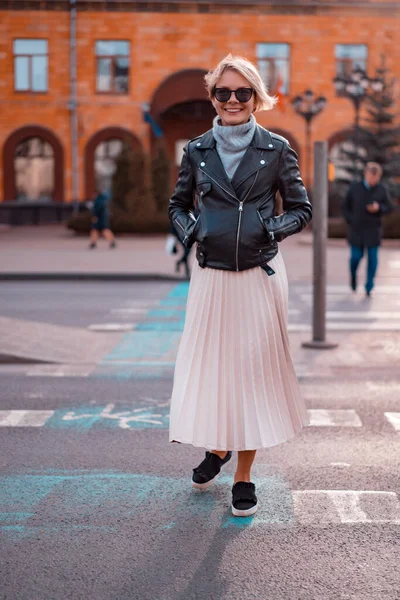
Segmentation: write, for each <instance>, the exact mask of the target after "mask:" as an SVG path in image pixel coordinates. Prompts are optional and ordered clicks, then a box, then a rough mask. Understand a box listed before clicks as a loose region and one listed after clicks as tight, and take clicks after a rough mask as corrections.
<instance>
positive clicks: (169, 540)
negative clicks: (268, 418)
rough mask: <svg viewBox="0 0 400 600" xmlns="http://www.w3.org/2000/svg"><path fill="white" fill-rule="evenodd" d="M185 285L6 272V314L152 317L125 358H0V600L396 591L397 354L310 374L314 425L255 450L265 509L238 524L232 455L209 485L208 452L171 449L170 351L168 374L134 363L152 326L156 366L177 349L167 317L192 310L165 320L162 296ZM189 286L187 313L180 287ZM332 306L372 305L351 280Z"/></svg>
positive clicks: (209, 599) (277, 597)
mask: <svg viewBox="0 0 400 600" xmlns="http://www.w3.org/2000/svg"><path fill="white" fill-rule="evenodd" d="M294 288H295V289H292V292H291V293H292V296H291V307H292V311H293V310H299V306H300V303H299V302H297V301H296V298H297V296H296V295H297V294H299V295H302V297H303V301H304V311H303V308H301V310H299V312H296V313H295V312H292V313H291V322H292V323H293V324H302V323H305V322H306V319H307V313H306V310H309V304H308V308H307V300H306V296H307V290H305V289H304V287H301V285H297V284H296V285H295V286H294ZM176 289H177V286H176V285H175V284H170V283H150V282H149V283H142V282H140V283H129V284H112V286H110V285H109V284H107V283H96V284H94V283H90V284H89V283H74V284H72V283H68V284H63V283H54V284H48V283H45V284H44V283H40V284H37V283H36V284H35V283H13V284H11V283H10V284H2V292H3V293H2V298H1V301H0V314H1V315H3V316H9V317H13V318H18V319H30V320H36V321H40V322H43V323H53V324H58V325H65V326H71V327H72V326H74V327H76V326H78V327H88V326H90V325H92V324H96V323H97V324H99V323H103V324H107V323H110V322H114V323H115V322H120V323H126V322H130V321H132V322H136V323H141V324H142V327H143V328H144V329H143V330H142V331H139V332H137V333H135V332H130V333H129V334H127V336H128V337H127V339H126V340H125V341H124V344H123V347H121V348H119V350H118V349H116V352H115V353H114V355H113V357H114V359H115V357H116V356H117V357H118V358H117V359H115V360H116V361H117V362H118V363H119V367H118V369H116V370H112V369H111V370H110V368H109V364H105V363H104V364H103V363H101V364H99V365H93V366H92V368H90V369H88V370H87V372H86V373H85V374H81V376H69V375H68V369H67V368H66V366H65V365H64V366H63V367H62V368H60V369H59V370H57V369H54V368H52V369H49V370H48V371H46V366H40V365H37V366H35V365H18V366H16V365H2V366H1V367H0V377H1V390H0V424H3V426H0V457H1V458H0V463H1V471H2V481H1V487H0V505H1V507H0V532H1V538H2V543H1V556H0V580H1V582H2V583H1V588H0V598H4V599H7V600H10V599H12V600H14V599H18V600H36V599H37V600H64V599H66V598H68V599H73V600H75V599H85V600H92V599H93V600H103V599H104V600H195V599H196V600H197V599H198V600H230V599H235V598H238V599H239V598H240V600H250V599H252V600H253V599H255V600H303V599H304V600H342V599H343V600H344V599H346V600H347V599H351V600H361V599H362V600H377V599H379V600H380V599H384V600H398V599H399V598H400V574H399V569H398V565H399V560H400V543H399V540H400V502H399V499H400V475H399V473H400V471H399V467H400V393H399V375H398V369H397V370H396V368H395V367H394V366H393V365H395V364H396V363H395V360H393V361H392V363H390V364H389V362H388V363H387V364H385V363H381V364H379V365H377V364H375V363H374V358H373V356H371V361H370V362H368V361H367V362H365V364H363V365H360V368H359V369H358V368H356V367H354V368H353V369H351V370H347V371H346V370H345V369H342V371H337V372H340V373H341V376H340V377H338V376H337V375H336V376H335V375H334V374H332V373H328V374H327V375H324V374H323V373H321V372H319V370H318V366H316V367H315V369H314V370H313V371H312V372H309V373H308V374H306V375H304V374H303V375H301V374H300V382H301V387H302V391H303V394H304V397H305V400H306V403H307V407H308V409H309V410H310V415H311V416H312V426H310V427H308V428H306V429H305V430H303V432H302V433H301V434H300V435H299V436H298V437H297V438H295V439H293V440H291V441H290V442H288V443H286V444H283V445H280V446H277V447H275V448H271V449H269V450H264V451H261V452H259V453H258V454H257V460H256V466H255V470H254V475H255V482H256V484H257V488H258V495H259V500H260V510H259V512H258V513H257V515H256V516H255V517H254V518H248V519H235V518H233V517H232V516H231V514H230V489H231V485H232V475H233V471H234V464H229V465H227V468H226V470H225V471H224V475H223V476H222V477H221V478H220V479H219V480H218V482H217V483H216V484H215V486H214V487H213V488H211V489H210V490H209V491H208V492H207V493H197V492H194V491H192V489H191V488H190V476H191V469H192V468H193V467H194V466H196V464H198V462H199V461H200V460H201V459H202V450H201V449H196V448H192V447H186V446H182V445H171V444H168V434H167V427H168V400H169V396H170V392H171V386H172V368H171V366H170V365H169V363H168V365H167V367H165V368H160V365H158V364H157V356H154V353H153V355H152V360H153V363H152V364H151V365H150V366H147V367H146V368H143V369H142V370H135V369H132V368H131V366H132V365H131V364H128V358H127V357H128V355H129V353H131V354H132V352H133V351H135V352H136V353H137V355H138V356H139V357H140V356H141V355H140V352H142V355H143V356H142V358H143V357H144V358H146V359H147V358H148V355H150V354H151V353H150V350H151V349H150V350H149V348H148V346H146V348H145V350H144V349H143V348H144V346H143V347H142V346H141V344H143V343H144V342H143V340H144V339H147V340H148V338H149V337H151V336H152V335H154V337H155V338H156V339H157V337H158V338H159V340H160V344H161V345H162V346H163V352H164V354H163V356H161V354H160V357H159V358H160V361H163V360H165V356H167V355H168V356H169V354H168V353H169V352H170V351H171V350H170V348H169V347H168V344H167V341H168V339H169V338H170V337H172V336H176V335H177V328H176V327H172V326H171V325H173V324H174V323H175V322H176V319H178V323H181V320H179V319H181V318H180V317H177V316H176V314H177V311H176V310H175V312H174V310H172V312H169V309H168V308H166V307H167V306H168V303H167V304H164V305H163V306H164V308H165V313H164V314H161V313H160V308H159V307H160V301H161V300H162V301H165V302H167V300H171V298H172V297H174V293H175V291H176ZM178 291H179V290H178ZM392 292H395V290H392V291H391V290H387V294H386V295H385V294H382V295H381V296H379V297H378V298H377V300H376V301H375V300H374V302H376V305H375V309H376V312H378V311H379V312H384V311H388V312H392V313H393V310H394V306H395V303H396V302H397V296H396V294H395V293H392ZM347 296H348V294H347ZM175 297H176V298H178V300H177V304H175V305H174V306H175V308H176V306H181V304H182V302H183V300H184V294H183V293H182V289H181V288H180V291H179V294H175ZM329 302H330V303H331V305H335V303H337V302H341V303H342V304H341V308H342V310H343V311H347V312H351V311H353V310H354V303H355V302H359V303H360V305H361V306H364V304H362V303H363V302H364V300H363V299H362V298H358V299H356V300H355V299H354V298H353V297H345V294H344V292H343V291H341V290H340V289H337V290H333V292H332V295H330V298H329ZM378 304H379V305H378ZM171 306H172V305H171ZM336 306H337V304H336ZM366 310H367V309H366ZM160 314H161V316H160ZM381 318H382V317H380V319H381ZM349 320H351V319H349ZM349 320H348V321H349ZM378 320H379V319H378ZM385 322H386V321H385ZM392 322H393V319H392ZM362 323H365V320H364V321H362ZM146 327H147V329H146ZM178 329H179V328H178ZM354 335H355V334H353V333H351V335H350V337H351V338H353V337H354ZM393 337H394V336H393ZM174 339H175V338H174ZM394 339H395V338H394ZM381 340H382V335H381V334H380V333H377V337H376V344H378V342H380V341H381ZM164 346H165V347H164ZM371 347H373V346H371ZM152 348H153V347H152ZM393 348H394V346H393ZM396 348H397V347H396ZM393 351H394V350H393V349H392V353H393ZM396 351H397V350H396ZM124 352H125V354H124ZM145 352H147V353H148V354H146V355H145ZM160 352H161V351H160ZM171 352H172V351H171ZM371 352H372V351H371ZM388 356H389V355H388ZM111 360H112V358H108V362H110V361H111ZM296 366H297V367H299V365H296ZM300 366H301V365H300ZM361 367H362V368H361ZM1 411H3V412H1ZM19 411H25V412H24V413H22V412H19ZM1 419H2V420H1ZM232 463H234V461H232Z"/></svg>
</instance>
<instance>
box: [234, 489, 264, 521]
mask: <svg viewBox="0 0 400 600" xmlns="http://www.w3.org/2000/svg"><path fill="white" fill-rule="evenodd" d="M257 508H258V504H257V496H256V486H255V485H254V483H250V482H247V481H238V482H237V483H235V485H234V486H233V488H232V514H233V515H234V516H235V517H249V516H250V515H254V513H255V512H256V511H257Z"/></svg>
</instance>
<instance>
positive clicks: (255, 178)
mask: <svg viewBox="0 0 400 600" xmlns="http://www.w3.org/2000/svg"><path fill="white" fill-rule="evenodd" d="M257 177H258V171H257V173H256V176H255V177H254V181H253V183H252V184H251V186H250V189H249V191H248V192H247V194H246V196H245V197H244V198H243V200H242V201H241V202H239V220H238V228H237V233H236V271H239V236H240V226H241V224H242V212H243V204H244V203H245V201H246V200H247V198H248V197H249V194H250V192H251V190H252V189H253V187H254V184H255V182H256V180H257Z"/></svg>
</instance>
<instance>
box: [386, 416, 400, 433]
mask: <svg viewBox="0 0 400 600" xmlns="http://www.w3.org/2000/svg"><path fill="white" fill-rule="evenodd" d="M384 414H385V417H386V418H387V420H388V421H389V423H390V424H391V425H393V427H394V428H395V430H396V431H400V412H385V413H384Z"/></svg>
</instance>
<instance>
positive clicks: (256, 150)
mask: <svg viewBox="0 0 400 600" xmlns="http://www.w3.org/2000/svg"><path fill="white" fill-rule="evenodd" d="M196 145H197V146H198V148H199V149H201V150H207V152H205V153H203V152H202V153H201V154H202V155H203V156H202V157H200V159H199V163H198V167H199V169H200V170H201V171H203V173H206V174H207V175H208V176H209V177H210V179H214V181H216V182H217V183H218V184H219V185H220V186H221V187H222V188H224V189H225V191H227V192H228V193H229V194H230V195H231V196H233V197H234V198H236V199H237V200H239V198H238V188H239V187H240V186H241V185H242V183H243V182H244V181H246V179H248V178H249V177H251V176H252V175H253V174H254V173H256V172H257V171H259V170H260V169H263V168H265V167H267V166H268V163H269V157H268V152H264V151H265V150H267V151H272V150H275V147H274V143H273V140H272V137H271V134H270V133H269V131H267V130H266V129H264V128H263V127H261V126H260V125H258V124H257V125H256V130H255V132H254V137H253V139H252V142H251V144H250V146H249V147H248V148H247V150H246V152H245V154H244V156H243V157H242V160H241V161H240V163H239V166H238V168H237V169H236V171H235V174H234V176H233V178H232V181H230V180H229V178H228V175H227V174H226V171H225V169H224V166H223V164H222V161H221V159H220V157H219V154H218V152H217V149H216V142H215V138H214V136H213V133H212V129H210V130H209V131H207V132H206V133H205V134H204V135H203V136H202V137H201V138H200V139H199V141H198V142H197V143H196ZM241 195H242V194H241Z"/></svg>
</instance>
